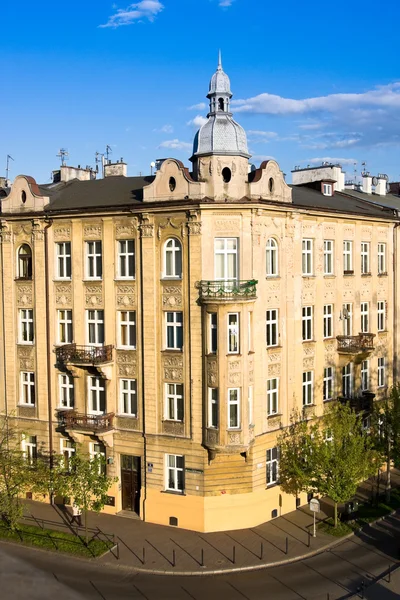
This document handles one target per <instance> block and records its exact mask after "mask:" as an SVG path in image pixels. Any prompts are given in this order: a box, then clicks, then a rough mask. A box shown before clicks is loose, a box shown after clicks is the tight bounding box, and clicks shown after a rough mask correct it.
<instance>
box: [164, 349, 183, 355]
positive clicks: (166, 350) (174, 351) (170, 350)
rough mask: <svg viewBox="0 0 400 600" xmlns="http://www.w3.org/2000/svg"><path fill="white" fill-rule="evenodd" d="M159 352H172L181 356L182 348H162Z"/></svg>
mask: <svg viewBox="0 0 400 600" xmlns="http://www.w3.org/2000/svg"><path fill="white" fill-rule="evenodd" d="M161 352H173V353H174V354H182V353H183V348H164V350H161Z"/></svg>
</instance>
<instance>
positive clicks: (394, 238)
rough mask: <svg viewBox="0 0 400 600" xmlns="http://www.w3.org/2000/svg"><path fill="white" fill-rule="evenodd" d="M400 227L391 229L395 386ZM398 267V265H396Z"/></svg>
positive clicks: (395, 377)
mask: <svg viewBox="0 0 400 600" xmlns="http://www.w3.org/2000/svg"><path fill="white" fill-rule="evenodd" d="M397 216H398V217H400V213H399V212H398V213H397ZM399 226H400V223H395V224H394V227H393V308H394V319H393V339H394V348H393V350H394V351H393V359H394V360H393V384H397V383H398V381H397V378H398V373H397V360H398V351H397V350H398V325H397V318H398V316H399V315H397V309H396V307H397V302H396V300H397V298H398V289H397V288H398V281H397V279H398V278H397V269H396V262H397V246H398V244H397V229H398V227H399ZM398 267H400V265H398Z"/></svg>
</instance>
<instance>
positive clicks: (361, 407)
mask: <svg viewBox="0 0 400 600" xmlns="http://www.w3.org/2000/svg"><path fill="white" fill-rule="evenodd" d="M374 398H375V394H373V393H372V392H368V391H365V392H361V394H360V395H359V396H349V397H345V396H341V397H339V398H338V399H339V402H341V403H342V404H348V405H349V406H350V408H351V409H352V410H354V411H355V412H372V407H373V402H374Z"/></svg>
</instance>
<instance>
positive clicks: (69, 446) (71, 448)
mask: <svg viewBox="0 0 400 600" xmlns="http://www.w3.org/2000/svg"><path fill="white" fill-rule="evenodd" d="M60 453H61V455H62V456H63V466H64V468H65V469H66V470H67V471H69V463H70V460H71V458H72V456H73V455H74V454H75V444H74V442H71V440H66V439H65V438H61V440H60Z"/></svg>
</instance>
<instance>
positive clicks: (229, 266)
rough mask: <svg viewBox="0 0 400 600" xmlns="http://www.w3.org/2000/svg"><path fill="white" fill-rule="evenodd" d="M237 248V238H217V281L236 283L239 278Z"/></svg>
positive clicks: (215, 246) (215, 255)
mask: <svg viewBox="0 0 400 600" xmlns="http://www.w3.org/2000/svg"><path fill="white" fill-rule="evenodd" d="M237 247H238V241H237V238H215V240H214V268H215V279H217V280H222V281H232V280H233V281H236V279H237V278H238V265H237V262H238V256H237Z"/></svg>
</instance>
